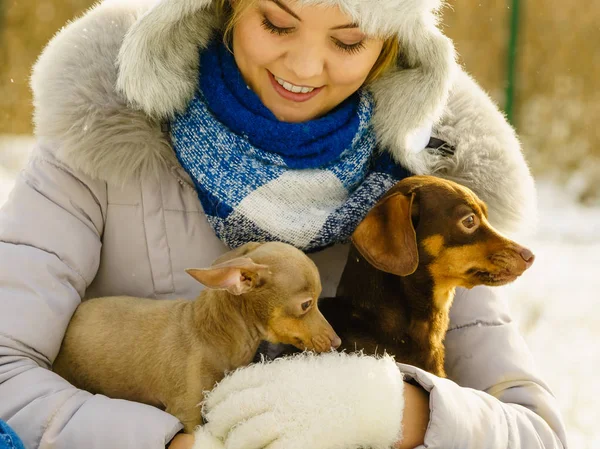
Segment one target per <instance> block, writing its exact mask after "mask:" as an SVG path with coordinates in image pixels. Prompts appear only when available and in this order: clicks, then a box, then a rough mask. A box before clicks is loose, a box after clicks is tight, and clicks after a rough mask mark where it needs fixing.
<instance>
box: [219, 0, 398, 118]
mask: <svg viewBox="0 0 600 449" xmlns="http://www.w3.org/2000/svg"><path fill="white" fill-rule="evenodd" d="M219 8H220V10H219V15H220V16H221V17H222V18H223V20H224V22H225V32H224V38H225V41H226V42H227V43H228V44H229V45H230V46H231V47H232V51H233V54H234V56H235V60H236V63H237V65H238V67H239V69H240V71H241V73H242V76H243V77H244V80H245V81H246V83H247V84H248V85H249V86H250V88H251V89H252V90H253V91H254V92H255V93H256V94H257V95H258V96H259V98H260V99H261V101H262V102H263V104H264V105H265V106H266V107H267V108H268V109H269V110H270V111H271V112H272V113H273V114H274V115H275V116H276V117H277V118H278V119H279V120H282V121H287V122H303V121H306V120H311V119H314V118H317V117H321V116H323V115H324V114H326V113H327V112H329V111H330V110H332V109H333V108H335V107H336V106H337V105H339V104H340V103H342V102H343V101H344V100H345V99H346V98H348V97H349V96H350V95H352V94H353V93H354V92H356V91H357V90H358V89H359V88H360V87H361V86H362V85H363V84H365V82H369V81H373V80H374V79H376V78H377V77H378V76H380V75H381V74H382V73H384V72H385V69H386V68H388V67H390V66H391V65H392V64H393V63H394V62H395V61H396V59H397V55H398V47H399V44H398V40H397V39H393V38H388V39H384V38H383V37H377V36H367V35H366V34H365V33H364V32H362V31H361V30H360V29H359V25H358V24H357V23H356V22H353V21H352V18H351V17H349V16H348V14H345V13H344V12H342V10H341V9H340V8H339V7H337V6H331V5H310V6H307V5H299V4H297V3H294V2H289V1H286V0H238V1H236V2H233V3H231V2H229V1H228V0H224V1H222V2H221V3H220V6H219Z"/></svg>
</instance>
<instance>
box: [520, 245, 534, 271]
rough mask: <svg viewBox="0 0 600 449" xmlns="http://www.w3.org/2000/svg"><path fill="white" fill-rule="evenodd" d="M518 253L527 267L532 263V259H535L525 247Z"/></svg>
mask: <svg viewBox="0 0 600 449" xmlns="http://www.w3.org/2000/svg"><path fill="white" fill-rule="evenodd" d="M520 254H521V257H522V258H523V260H524V261H525V264H526V265H527V268H529V267H530V266H531V265H532V264H533V261H534V260H535V256H534V255H533V253H532V252H531V251H530V250H528V249H527V248H523V249H521V252H520Z"/></svg>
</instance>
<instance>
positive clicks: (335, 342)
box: [331, 335, 342, 349]
mask: <svg viewBox="0 0 600 449" xmlns="http://www.w3.org/2000/svg"><path fill="white" fill-rule="evenodd" d="M341 344H342V339H341V338H340V337H338V336H337V335H335V336H334V337H333V338H332V339H331V347H332V348H335V349H337V348H339V347H340V345H341Z"/></svg>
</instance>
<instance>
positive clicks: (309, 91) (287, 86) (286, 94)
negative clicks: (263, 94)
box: [267, 71, 323, 103]
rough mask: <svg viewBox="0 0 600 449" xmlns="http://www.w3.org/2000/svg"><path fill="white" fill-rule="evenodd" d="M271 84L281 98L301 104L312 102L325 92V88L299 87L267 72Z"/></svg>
mask: <svg viewBox="0 0 600 449" xmlns="http://www.w3.org/2000/svg"><path fill="white" fill-rule="evenodd" d="M267 72H268V74H269V79H270V80H271V84H272V85H273V88H274V89H275V92H277V93H278V94H279V95H280V96H281V97H283V98H284V99H286V100H290V101H294V102H297V103H301V102H304V101H307V100H310V99H311V98H313V97H314V96H316V95H318V94H319V92H321V91H322V90H323V87H309V86H297V85H295V84H292V83H290V82H288V81H286V80H284V79H282V78H279V77H277V76H275V75H273V74H272V73H271V72H269V71H267Z"/></svg>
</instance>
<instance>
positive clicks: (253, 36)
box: [233, 20, 281, 75]
mask: <svg viewBox="0 0 600 449" xmlns="http://www.w3.org/2000/svg"><path fill="white" fill-rule="evenodd" d="M233 42H234V53H235V59H236V61H237V63H238V66H239V67H240V70H241V71H242V74H244V75H246V73H244V71H246V70H256V69H257V68H259V67H264V66H266V65H268V64H269V63H270V62H272V61H274V60H276V59H277V58H278V57H279V53H280V52H281V45H277V43H276V42H275V40H274V39H273V36H271V35H269V34H268V33H266V32H265V31H264V30H263V29H262V27H261V26H260V23H258V22H256V23H254V21H250V20H246V21H241V22H240V23H238V24H237V25H236V27H235V29H234V30H233Z"/></svg>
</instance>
